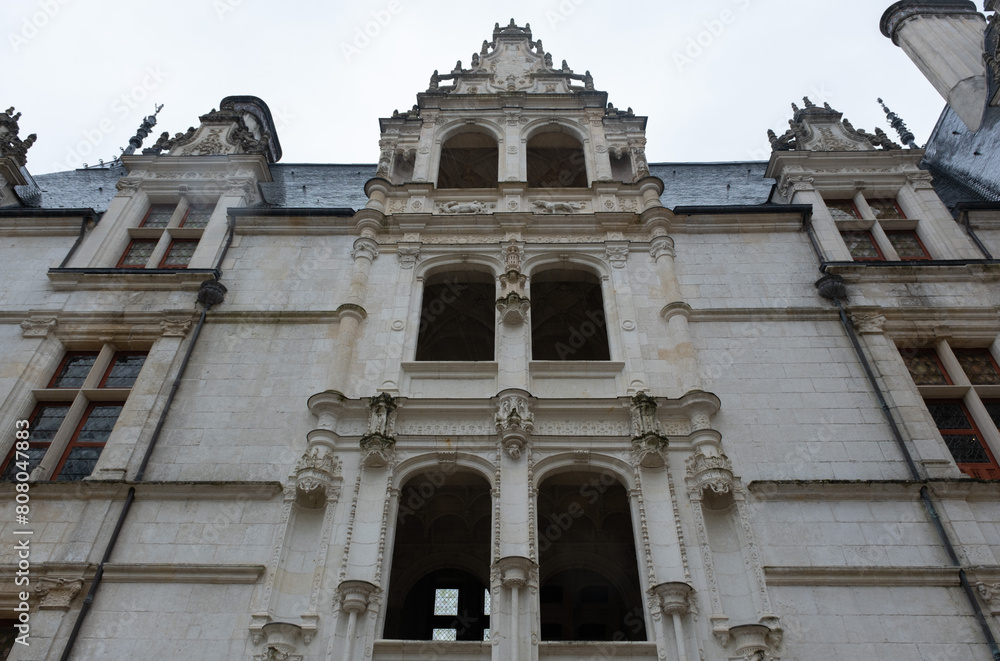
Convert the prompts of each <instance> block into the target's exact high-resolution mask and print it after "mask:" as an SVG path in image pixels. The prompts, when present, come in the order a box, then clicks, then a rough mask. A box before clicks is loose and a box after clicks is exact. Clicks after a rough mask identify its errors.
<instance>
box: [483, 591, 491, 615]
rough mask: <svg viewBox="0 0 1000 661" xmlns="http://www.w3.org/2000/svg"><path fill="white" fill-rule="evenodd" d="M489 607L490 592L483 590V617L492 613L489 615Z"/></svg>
mask: <svg viewBox="0 0 1000 661" xmlns="http://www.w3.org/2000/svg"><path fill="white" fill-rule="evenodd" d="M491 606H492V599H491V598H490V591H489V590H483V615H492V613H490V607H491Z"/></svg>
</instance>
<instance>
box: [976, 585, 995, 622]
mask: <svg viewBox="0 0 1000 661" xmlns="http://www.w3.org/2000/svg"><path fill="white" fill-rule="evenodd" d="M976 588H978V590H979V594H981V595H982V597H983V600H984V601H985V602H986V604H987V605H988V606H989V609H990V613H991V614H992V615H1000V583H984V582H982V581H979V582H978V583H976Z"/></svg>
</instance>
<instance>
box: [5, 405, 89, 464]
mask: <svg viewBox="0 0 1000 661" xmlns="http://www.w3.org/2000/svg"><path fill="white" fill-rule="evenodd" d="M47 406H51V407H53V408H55V407H59V408H64V409H66V411H65V413H64V414H63V416H62V419H63V420H64V421H65V420H66V416H67V415H69V410H70V408H71V406H72V402H38V403H37V404H35V408H34V409H33V410H32V411H31V415H29V416H28V422H29V423H31V424H30V425H29V426H28V449H31V450H45V451H48V449H49V447H50V446H51V445H52V441H51V440H49V441H36V440H35V434H34V431H35V423H36V422H37V420H38V414H39V413H41V412H42V409H43V408H45V407H47ZM61 424H62V423H60V425H61ZM58 430H59V428H58V427H56V431H57V432H58ZM53 436H55V434H54V433H53ZM16 450H17V446H15V447H12V448H11V449H10V452H9V453H7V458H6V459H5V460H4V462H3V466H0V475H3V474H4V473H5V472H6V471H7V467H8V466H10V462H11V461H13V459H14V456H15V455H14V453H15V451H16ZM42 457H43V458H44V457H45V452H43V453H42ZM39 463H41V460H39ZM36 466H37V464H36ZM32 470H34V468H32ZM29 473H30V471H29Z"/></svg>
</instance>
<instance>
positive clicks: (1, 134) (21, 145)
mask: <svg viewBox="0 0 1000 661" xmlns="http://www.w3.org/2000/svg"><path fill="white" fill-rule="evenodd" d="M20 118H21V113H15V112H14V108H13V106H12V107H10V108H7V110H5V111H4V112H2V113H0V157H2V158H9V159H11V160H13V161H14V162H15V163H16V164H17V165H18V166H20V167H23V166H24V165H25V164H26V163H27V162H28V150H29V149H31V145H33V144H35V140H36V139H37V138H38V136H37V135H35V134H34V133H32V134H31V135H29V136H28V137H27V138H25V139H24V140H21V138H20V137H18V133H19V132H20V130H21V129H20V127H19V126H18V124H17V120H19V119H20Z"/></svg>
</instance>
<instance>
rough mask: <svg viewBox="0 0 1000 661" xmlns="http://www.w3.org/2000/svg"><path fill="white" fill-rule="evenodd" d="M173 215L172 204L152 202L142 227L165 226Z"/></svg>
mask: <svg viewBox="0 0 1000 661" xmlns="http://www.w3.org/2000/svg"><path fill="white" fill-rule="evenodd" d="M173 215H174V205H172V204H154V205H153V206H151V207H150V208H149V213H148V214H146V219H145V220H144V221H143V223H142V227H166V226H167V224H168V223H169V222H170V217H171V216H173Z"/></svg>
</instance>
